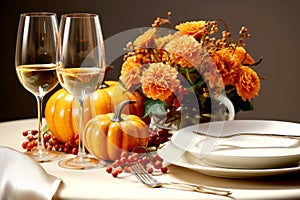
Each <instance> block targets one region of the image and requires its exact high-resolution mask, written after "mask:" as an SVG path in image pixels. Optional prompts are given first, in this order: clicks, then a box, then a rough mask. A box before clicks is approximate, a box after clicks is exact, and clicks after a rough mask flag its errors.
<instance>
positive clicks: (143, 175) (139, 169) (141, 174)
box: [131, 163, 158, 187]
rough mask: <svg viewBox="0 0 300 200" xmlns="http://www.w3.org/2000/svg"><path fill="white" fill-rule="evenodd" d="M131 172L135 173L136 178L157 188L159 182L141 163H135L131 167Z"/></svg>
mask: <svg viewBox="0 0 300 200" xmlns="http://www.w3.org/2000/svg"><path fill="white" fill-rule="evenodd" d="M131 170H132V171H133V173H134V175H135V176H136V178H137V179H138V180H139V181H140V182H142V183H144V184H146V185H148V186H151V187H157V186H158V185H157V184H158V182H157V180H155V179H154V178H153V177H152V176H151V175H150V174H149V173H148V172H147V171H146V169H145V168H144V167H143V166H142V165H141V164H140V163H134V164H132V165H131Z"/></svg>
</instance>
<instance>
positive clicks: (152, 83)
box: [141, 63, 180, 101]
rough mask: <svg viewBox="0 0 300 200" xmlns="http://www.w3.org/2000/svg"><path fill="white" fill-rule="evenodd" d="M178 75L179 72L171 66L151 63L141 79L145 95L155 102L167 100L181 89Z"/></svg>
mask: <svg viewBox="0 0 300 200" xmlns="http://www.w3.org/2000/svg"><path fill="white" fill-rule="evenodd" d="M177 74H178V72H177V70H176V69H175V68H173V67H171V66H170V65H165V64H163V63H151V64H150V65H149V68H148V69H147V70H145V71H143V73H142V77H141V83H142V89H143V92H144V94H145V95H146V96H147V97H148V98H152V99H154V100H157V99H159V100H161V101H164V100H166V99H167V98H168V97H169V96H170V95H171V94H172V92H174V91H175V90H176V89H177V88H178V87H179V84H180V82H179V80H178V79H177Z"/></svg>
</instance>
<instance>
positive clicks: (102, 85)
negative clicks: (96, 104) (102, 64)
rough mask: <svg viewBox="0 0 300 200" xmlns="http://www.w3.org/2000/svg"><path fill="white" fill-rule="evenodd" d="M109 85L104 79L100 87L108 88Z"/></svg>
mask: <svg viewBox="0 0 300 200" xmlns="http://www.w3.org/2000/svg"><path fill="white" fill-rule="evenodd" d="M108 87H109V85H107V84H106V83H105V82H104V81H103V82H102V83H101V84H100V86H99V88H100V89H103V88H108Z"/></svg>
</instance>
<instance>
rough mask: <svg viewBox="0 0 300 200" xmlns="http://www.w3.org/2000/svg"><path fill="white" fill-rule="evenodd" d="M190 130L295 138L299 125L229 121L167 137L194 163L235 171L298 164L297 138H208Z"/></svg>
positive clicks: (281, 122)
mask: <svg viewBox="0 0 300 200" xmlns="http://www.w3.org/2000/svg"><path fill="white" fill-rule="evenodd" d="M193 131H200V132H204V133H208V134H213V135H216V136H220V135H232V134H236V133H261V134H268V133H269V134H273V133H276V134H280V135H285V134H289V135H299V134H300V124H298V123H291V122H283V121H267V120H233V121H222V122H211V123H205V124H199V125H194V126H190V127H187V128H184V129H181V130H179V131H177V132H175V133H174V135H173V136H172V138H171V141H172V142H173V144H174V145H175V146H177V147H179V148H180V149H183V150H185V151H188V152H190V153H192V154H193V156H194V157H195V159H194V161H196V162H200V163H202V162H205V163H208V164H210V165H214V166H218V167H227V168H239V169H263V168H279V167H287V166H295V165H298V164H299V161H300V138H299V140H298V139H289V138H284V137H270V136H266V135H264V136H249V135H243V136H235V137H231V138H226V139H225V138H223V139H220V138H209V137H205V136H200V135H197V134H195V133H193Z"/></svg>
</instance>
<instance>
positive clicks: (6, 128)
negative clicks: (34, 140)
mask: <svg viewBox="0 0 300 200" xmlns="http://www.w3.org/2000/svg"><path fill="white" fill-rule="evenodd" d="M36 124H37V121H36V119H24V120H16V121H9V122H2V123H0V146H7V147H11V148H14V149H16V150H19V151H23V149H22V147H21V143H22V141H24V140H25V139H24V137H23V136H22V132H23V131H24V130H27V129H34V128H35V127H36ZM57 163H58V161H52V162H48V163H42V164H41V166H42V167H43V168H44V169H45V170H46V171H47V172H48V173H49V174H51V175H54V176H57V177H59V178H61V179H62V180H63V182H62V184H61V185H60V187H59V189H58V190H57V192H56V194H55V196H54V199H73V200H74V199H87V200H88V199H106V200H109V199H131V200H134V199H145V200H147V199H155V200H157V199H172V200H176V199H185V200H188V199H272V200H273V199H299V197H300V173H296V174H293V175H285V176H280V177H275V176H274V177H269V178H263V179H229V178H218V177H212V176H208V175H204V174H201V173H199V172H196V171H193V170H189V169H186V168H181V167H178V166H174V165H170V166H169V171H168V173H167V174H162V175H158V176H156V177H155V178H157V179H158V180H161V181H166V182H168V181H180V182H188V183H196V184H202V185H206V186H211V187H218V188H223V189H227V190H230V191H231V192H232V196H230V197H221V196H216V195H210V194H203V193H197V192H189V191H181V190H174V189H167V188H148V187H146V186H144V185H142V184H141V183H139V182H138V181H137V180H136V179H135V177H134V176H132V175H129V174H127V175H123V176H120V177H118V178H113V177H112V176H111V174H108V173H107V172H106V171H105V167H103V168H98V169H91V170H83V171H80V170H69V169H63V168H60V167H59V166H58V164H57Z"/></svg>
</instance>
